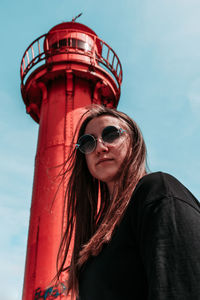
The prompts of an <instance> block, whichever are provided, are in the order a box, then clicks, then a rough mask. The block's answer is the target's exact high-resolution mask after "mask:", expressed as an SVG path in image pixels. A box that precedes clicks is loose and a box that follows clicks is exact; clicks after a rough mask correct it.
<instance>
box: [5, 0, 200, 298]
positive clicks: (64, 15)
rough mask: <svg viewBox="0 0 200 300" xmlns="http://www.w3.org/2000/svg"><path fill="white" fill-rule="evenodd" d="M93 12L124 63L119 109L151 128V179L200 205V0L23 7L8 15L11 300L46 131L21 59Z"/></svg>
mask: <svg viewBox="0 0 200 300" xmlns="http://www.w3.org/2000/svg"><path fill="white" fill-rule="evenodd" d="M80 12H83V15H82V17H81V18H80V19H79V22H81V23H84V24H85V25H87V26H89V27H91V28H92V29H93V30H94V31H95V32H96V33H97V35H98V36H99V37H100V38H102V39H103V40H104V41H105V42H107V43H108V44H109V45H110V46H111V47H112V48H113V49H114V50H115V51H116V53H117V55H118V56H119V58H120V60H121V63H122V67H123V74H124V76H123V83H122V93H121V99H120V103H119V106H118V108H119V109H120V110H122V111H124V112H126V113H128V114H129V115H130V116H131V117H133V118H134V119H135V120H136V121H137V122H138V124H139V126H140V128H141V129H142V132H143V135H144V138H145V140H146V144H147V149H148V163H149V167H150V170H151V171H157V170H162V171H165V172H168V173H171V174H172V175H174V176H175V177H177V178H178V179H179V180H180V181H182V182H183V183H184V184H185V185H186V186H187V187H188V188H189V189H190V190H191V191H192V193H193V194H194V195H195V196H196V197H197V198H199V199H200V186H199V182H200V172H199V169H200V159H199V153H200V17H199V16H200V2H199V0H123V1H120V2H119V1H116V0H115V1H114V0H110V1H105V0H102V1H101V2H99V1H98V2H97V1H94V0H93V1H92V0H84V1H81V0H76V1H74V2H72V1H67V0H60V1H55V0H54V1H52V0H35V1H30V0H26V1H25V0H19V1H12V2H9V1H7V0H2V1H1V9H0V17H1V18H0V22H1V26H0V37H1V55H0V65H1V71H0V101H1V109H0V136H1V147H0V168H1V173H0V243H1V245H0V266H1V268H0V282H1V299H4V300H18V299H21V292H22V285H23V276H24V263H25V255H26V241H27V232H28V222H29V210H30V205H31V193H32V181H33V172H34V156H35V151H36V144H37V134H38V125H37V124H36V123H34V121H33V120H32V119H31V118H30V117H29V115H27V114H26V112H25V106H24V104H23V101H22V98H21V94H20V77H19V69H20V61H21V58H22V55H23V53H24V51H25V49H26V48H27V47H28V46H29V44H30V43H31V42H32V41H33V40H34V39H35V38H37V37H39V36H40V35H42V34H44V33H46V32H47V31H48V30H49V29H50V28H52V27H53V26H54V25H56V24H59V23H61V22H64V21H71V19H72V18H73V17H74V16H76V15H77V14H79V13H80Z"/></svg>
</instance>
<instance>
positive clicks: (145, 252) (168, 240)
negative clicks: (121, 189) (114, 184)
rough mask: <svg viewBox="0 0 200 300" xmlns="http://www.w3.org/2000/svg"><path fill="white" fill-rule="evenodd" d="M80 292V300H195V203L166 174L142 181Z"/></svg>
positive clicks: (198, 222)
mask: <svg viewBox="0 0 200 300" xmlns="http://www.w3.org/2000/svg"><path fill="white" fill-rule="evenodd" d="M79 289H80V297H79V300H129V299H130V300H158V299H159V300H200V205H199V202H198V201H197V200H196V199H195V197H194V196H193V195H192V194H191V193H190V192H189V191H188V190H187V189H186V188H185V187H184V186H183V185H182V184H181V183H180V182H179V181H178V180H177V179H175V178H174V177H172V176H171V175H168V174H165V173H161V172H158V173H152V174H149V175H146V176H144V177H143V178H142V179H141V180H140V181H139V183H138V185H137V187H136V189H135V191H134V193H133V195H132V197H131V201H130V203H129V205H128V208H127V210H126V212H125V215H124V217H123V219H122V221H121V223H120V225H119V226H118V227H117V228H116V230H115V232H114V234H113V237H112V240H111V241H110V243H108V244H106V245H104V247H103V249H102V251H101V252H100V253H99V255H98V256H96V257H91V258H90V259H89V260H88V261H87V262H86V263H85V265H84V266H83V268H82V271H81V274H80V278H79Z"/></svg>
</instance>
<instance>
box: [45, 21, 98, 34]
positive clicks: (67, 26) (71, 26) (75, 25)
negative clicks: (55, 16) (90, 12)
mask: <svg viewBox="0 0 200 300" xmlns="http://www.w3.org/2000/svg"><path fill="white" fill-rule="evenodd" d="M63 29H75V30H80V31H85V32H87V33H91V34H94V35H96V33H95V32H94V31H93V30H92V29H90V28H89V27H87V26H86V25H83V24H81V23H77V22H63V23H60V24H58V25H56V26H54V27H53V28H51V29H50V30H49V32H48V33H53V32H54V31H59V30H63Z"/></svg>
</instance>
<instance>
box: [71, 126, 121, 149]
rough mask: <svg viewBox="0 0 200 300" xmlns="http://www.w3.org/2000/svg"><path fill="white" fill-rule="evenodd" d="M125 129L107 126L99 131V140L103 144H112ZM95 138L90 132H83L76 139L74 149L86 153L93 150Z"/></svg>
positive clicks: (95, 144)
mask: <svg viewBox="0 0 200 300" xmlns="http://www.w3.org/2000/svg"><path fill="white" fill-rule="evenodd" d="M125 131H126V130H124V129H122V128H117V127H115V126H107V127H105V128H104V129H103V131H102V133H101V138H100V139H101V142H103V144H104V145H106V144H112V143H113V142H115V141H116V140H117V139H118V138H119V137H120V136H121V135H122V134H123V133H124V132H125ZM97 140H99V139H97V138H95V137H94V136H93V135H91V134H84V135H82V136H81V137H80V138H79V139H78V143H77V144H76V146H75V147H76V149H79V150H80V151H81V152H82V153H84V154H88V153H91V152H93V151H94V150H95V149H96V146H97Z"/></svg>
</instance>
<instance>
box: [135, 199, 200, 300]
mask: <svg viewBox="0 0 200 300" xmlns="http://www.w3.org/2000/svg"><path fill="white" fill-rule="evenodd" d="M139 218H140V221H139V223H140V225H139V230H138V231H139V251H140V254H141V259H142V262H143V264H144V269H145V273H146V278H147V282H148V300H200V210H199V209H198V208H197V207H195V206H194V205H191V204H190V202H189V201H185V200H183V199H179V198H176V197H175V196H173V195H166V196H160V197H157V199H155V200H152V201H149V202H148V201H147V202H146V203H145V204H144V205H143V207H142V210H141V211H140V216H139Z"/></svg>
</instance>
